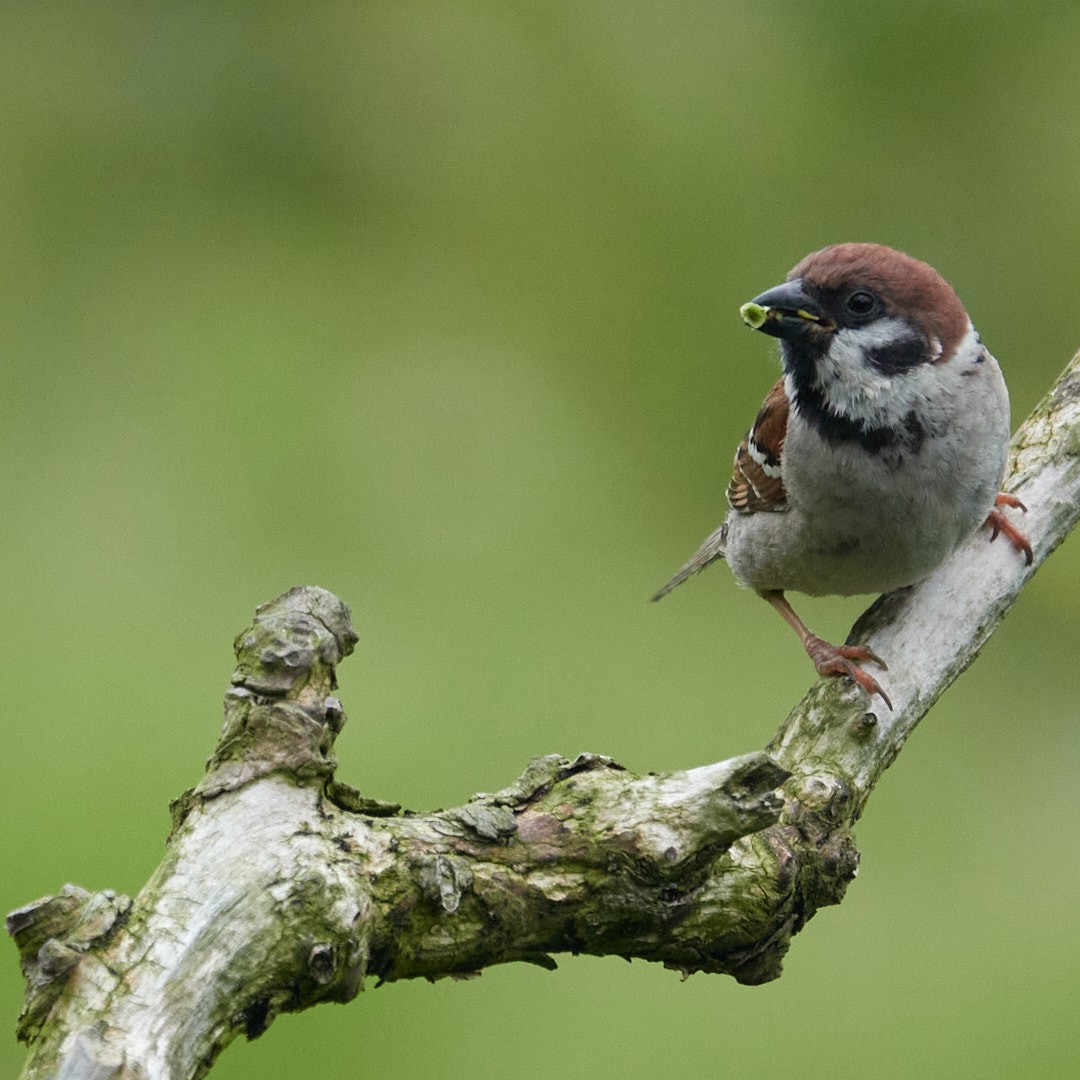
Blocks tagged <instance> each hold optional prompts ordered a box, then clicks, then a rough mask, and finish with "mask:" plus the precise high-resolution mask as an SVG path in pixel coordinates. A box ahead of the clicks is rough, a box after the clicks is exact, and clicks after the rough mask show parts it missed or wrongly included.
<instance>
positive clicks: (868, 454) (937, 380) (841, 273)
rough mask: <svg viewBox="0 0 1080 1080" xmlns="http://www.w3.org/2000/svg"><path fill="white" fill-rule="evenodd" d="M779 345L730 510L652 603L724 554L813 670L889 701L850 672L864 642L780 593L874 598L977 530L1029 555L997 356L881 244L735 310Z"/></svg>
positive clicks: (928, 280)
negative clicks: (839, 632)
mask: <svg viewBox="0 0 1080 1080" xmlns="http://www.w3.org/2000/svg"><path fill="white" fill-rule="evenodd" d="M740 314H741V315H742V318H743V320H744V321H745V322H746V324H747V325H748V326H749V327H751V328H752V329H754V330H759V331H761V332H762V333H765V334H768V335H770V336H771V337H775V338H777V339H779V344H780V364H781V369H782V372H783V374H782V377H781V378H780V380H779V381H778V382H777V383H776V384H775V385H774V386H773V388H772V389H771V390H770V391H769V393H768V395H767V397H766V398H765V403H764V404H763V405H762V407H761V411H760V412H759V413H758V414H757V419H756V420H755V421H754V424H753V427H751V428H750V431H749V432H748V433H747V435H746V437H745V438H744V439H743V440H742V442H741V443H740V444H739V448H738V450H737V452H736V454H735V462H734V465H733V468H732V476H731V481H730V483H729V484H728V487H727V503H728V508H729V509H728V514H727V517H726V519H725V520H724V522H723V524H722V525H721V526H720V527H719V528H718V529H717V530H716V531H715V532H714V533H712V535H710V536H709V537H708V538H707V539H706V540H705V542H704V543H703V544H702V545H701V547H700V548H699V549H698V551H697V552H696V554H695V555H694V556H693V558H692V559H690V561H689V562H688V563H687V564H686V565H685V566H684V567H683V568H682V569H681V570H680V571H679V572H678V573H677V574H676V575H675V576H674V577H673V578H672V579H671V580H670V581H669V582H668V583H667V584H666V585H665V586H664V587H663V588H662V589H661V590H660V591H659V592H658V593H657V594H656V595H655V596H654V597H653V600H659V599H660V598H661V597H663V596H666V595H667V594H668V593H669V592H671V590H672V589H674V588H675V586H676V585H681V584H682V583H683V582H684V581H686V579H687V578H689V577H691V576H692V575H693V574H696V573H697V572H698V571H699V570H703V569H704V568H705V567H706V566H709V565H710V564H711V563H713V562H715V561H716V560H717V559H724V560H725V561H726V562H727V564H728V566H730V567H731V570H732V573H734V575H735V577H736V579H737V580H738V581H739V582H740V583H741V584H743V585H746V586H748V587H750V588H751V589H754V590H755V591H756V592H757V593H758V594H759V595H760V596H762V597H763V598H764V599H765V600H767V601H768V602H769V603H770V604H771V605H772V606H773V607H774V608H776V610H777V611H778V612H779V613H780V614H781V615H782V616H783V618H784V619H785V620H786V621H787V623H788V624H789V625H790V626H791V627H792V629H794V631H795V633H796V634H798V636H799V640H800V641H801V642H802V644H803V648H804V649H805V650H806V652H807V654H808V655H809V657H810V659H811V660H812V661H813V663H814V667H815V668H816V669H817V672H818V674H819V675H839V676H842V677H847V678H849V679H851V680H853V681H854V682H855V683H856V684H857V685H858V686H860V687H862V688H863V690H865V691H866V693H867V694H869V695H870V697H871V698H872V697H873V696H874V695H877V696H879V697H880V698H881V699H882V700H883V701H884V702H885V703H886V705H888V706H889V708H890V709H891V708H892V702H891V701H890V700H889V697H888V695H887V694H886V693H885V691H884V690H883V689H882V688H881V686H880V685H879V683H878V681H877V679H875V678H874V676H873V675H871V674H870V673H869V672H868V671H866V670H865V669H864V668H863V667H862V666H861V665H862V664H867V663H872V664H876V665H878V666H879V667H881V668H883V669H885V668H886V664H885V662H884V661H883V660H882V659H881V657H879V656H877V655H876V654H875V653H874V652H872V651H871V650H870V649H869V648H867V647H865V646H863V645H839V646H837V645H831V644H829V643H828V642H827V641H824V640H822V639H821V638H819V637H817V636H816V635H815V634H813V633H811V632H810V630H808V629H807V627H806V624H805V623H803V621H802V620H801V619H800V618H799V616H798V615H796V613H795V611H794V609H793V608H792V607H791V604H790V603H788V600H787V598H786V596H785V593H786V592H788V591H789V590H790V591H795V592H801V593H807V594H809V595H811V596H822V595H840V596H851V595H855V594H858V593H885V592H891V591H892V590H894V589H900V588H903V587H904V586H907V585H913V584H915V583H916V582H918V581H921V580H922V579H923V578H925V577H927V576H928V575H929V574H930V573H931V572H932V571H933V570H934V569H935V568H936V567H937V566H939V565H940V564H941V563H942V562H943V561H944V560H945V559H946V558H947V557H948V556H949V555H950V554H951V553H952V552H953V551H954V550H955V549H956V548H957V547H958V546H959V545H960V543H961V542H962V541H964V540H965V539H966V538H967V537H968V536H970V535H971V534H972V533H973V532H974V531H975V530H976V529H977V528H978V527H979V526H980V525H983V524H985V525H987V526H988V527H989V528H990V530H991V535H990V539H991V540H994V539H996V537H997V536H998V535H999V534H1004V535H1005V536H1006V537H1007V538H1008V539H1009V541H1010V542H1011V543H1012V545H1013V546H1014V547H1015V548H1016V549H1017V550H1018V551H1019V552H1022V553H1023V555H1024V557H1025V559H1026V561H1027V563H1028V564H1029V565H1030V564H1031V562H1032V550H1031V544H1030V543H1029V542H1028V540H1027V539H1026V537H1025V536H1024V535H1023V534H1022V533H1021V532H1020V530H1019V529H1017V528H1016V526H1015V525H1013V524H1012V522H1011V521H1009V519H1008V518H1007V517H1006V516H1005V514H1004V513H1003V508H1005V507H1011V508H1016V509H1020V510H1024V509H1026V507H1024V506H1023V504H1022V503H1021V502H1020V500H1019V499H1017V498H1016V497H1015V496H1013V495H1009V494H1005V493H1002V492H1001V491H1000V487H1001V482H1002V478H1003V477H1004V474H1005V462H1006V456H1007V450H1008V441H1009V395H1008V391H1007V390H1006V388H1005V380H1004V378H1003V377H1002V374H1001V369H1000V368H999V367H998V364H997V361H996V360H995V359H994V357H993V356H991V354H990V352H989V351H988V350H987V348H986V346H984V345H983V343H982V339H981V338H980V337H979V335H978V333H977V332H976V331H975V327H974V326H973V325H972V323H971V320H970V319H969V318H968V315H967V312H966V311H965V309H964V305H963V304H962V303H961V302H960V299H959V297H958V296H957V295H956V293H955V292H954V291H953V290H952V288H951V287H950V286H949V285H948V283H947V282H946V281H945V279H944V278H942V276H941V275H940V274H939V273H938V272H937V271H936V270H934V269H933V268H932V267H930V266H928V265H927V264H926V263H924V262H920V261H919V260H918V259H914V258H912V257H911V256H910V255H905V254H904V253H903V252H900V251H894V250H893V249H892V248H888V247H884V246H882V245H880V244H857V243H847V244H835V245H833V246H831V247H826V248H823V249H822V250H821V251H815V252H813V253H812V254H810V255H807V256H806V258H804V259H803V260H802V261H801V262H800V263H798V265H796V266H795V268H794V269H793V270H792V271H791V272H790V273H789V274H788V275H787V279H786V280H785V281H784V283H783V284H782V285H777V286H776V287H775V288H772V289H769V290H768V291H766V292H763V293H762V294H761V295H760V296H757V297H755V298H754V299H753V300H751V301H750V302H749V303H747V304H744V305H743V306H742V308H741V309H740Z"/></svg>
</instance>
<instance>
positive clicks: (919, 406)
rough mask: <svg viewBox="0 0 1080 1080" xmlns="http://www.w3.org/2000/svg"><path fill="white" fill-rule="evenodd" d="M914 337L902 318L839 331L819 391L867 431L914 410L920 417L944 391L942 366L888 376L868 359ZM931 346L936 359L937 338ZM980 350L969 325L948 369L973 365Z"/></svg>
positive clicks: (821, 366)
mask: <svg viewBox="0 0 1080 1080" xmlns="http://www.w3.org/2000/svg"><path fill="white" fill-rule="evenodd" d="M913 336H914V334H913V332H912V329H911V327H910V326H909V325H908V324H907V323H906V322H904V321H903V320H902V319H882V320H880V321H879V322H876V323H874V324H873V325H871V326H866V327H860V328H856V329H844V330H838V331H837V332H836V334H835V336H834V337H833V341H832V345H831V346H830V348H829V351H828V352H827V353H826V354H825V355H824V356H823V357H822V358H821V360H820V361H819V362H818V366H817V372H816V383H817V387H818V389H820V390H821V393H822V396H823V397H824V398H825V400H826V401H827V402H828V404H829V406H830V407H831V408H832V409H833V410H834V411H835V412H837V413H839V414H840V415H842V416H847V417H850V418H851V419H852V420H862V421H863V422H864V423H866V424H867V426H869V427H878V426H896V425H897V424H898V423H900V422H902V420H903V418H904V417H905V416H906V415H907V414H908V413H909V412H911V411H912V410H914V411H916V412H920V413H921V412H922V411H923V410H924V409H925V406H926V403H927V402H928V401H932V400H933V399H934V398H935V397H936V396H938V395H939V394H940V393H941V391H942V382H943V379H942V371H941V370H940V367H939V365H937V364H935V363H932V362H931V363H924V364H916V365H915V366H914V367H912V368H910V369H908V370H907V371H901V372H894V373H892V374H886V373H885V372H883V371H880V370H879V369H878V368H876V367H875V366H874V365H873V364H871V363H869V362H868V361H867V359H866V353H867V352H868V351H871V350H874V349H881V348H885V347H888V346H890V345H896V344H899V343H901V342H903V341H905V340H910V339H911V338H912V337H913ZM930 344H931V347H932V353H931V355H932V356H933V357H934V359H935V360H936V359H937V357H938V356H939V355H940V353H941V343H940V341H937V340H936V339H935V340H933V341H932V342H931V343H930ZM982 348H983V347H982V343H981V342H980V340H979V336H978V334H976V333H975V328H974V327H973V326H972V325H971V324H970V323H968V329H967V333H966V334H965V335H964V338H963V340H962V341H961V342H960V344H959V345H958V346H957V348H956V352H955V353H954V354H953V356H952V357H950V359H949V360H948V367H949V368H950V369H952V370H954V371H956V370H958V369H960V368H963V367H966V366H967V365H968V364H971V363H974V362H975V360H976V358H977V357H978V356H979V355H980V354H981V353H982ZM945 381H946V382H948V380H945Z"/></svg>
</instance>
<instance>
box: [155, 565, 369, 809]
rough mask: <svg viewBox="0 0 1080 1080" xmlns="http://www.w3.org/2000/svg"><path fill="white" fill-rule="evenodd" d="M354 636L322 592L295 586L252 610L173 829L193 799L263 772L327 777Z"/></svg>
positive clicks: (344, 612)
mask: <svg viewBox="0 0 1080 1080" xmlns="http://www.w3.org/2000/svg"><path fill="white" fill-rule="evenodd" d="M357 640H358V637H357V634H356V631H355V630H354V629H353V624H352V616H351V614H350V612H349V609H348V607H347V606H346V605H345V604H344V603H343V602H342V601H341V600H339V599H338V598H337V597H336V596H334V594H333V593H330V592H327V591H326V590H325V589H320V588H317V587H315V586H308V585H304V586H298V587H297V588H294V589H290V590H289V591H288V592H287V593H284V594H283V595H282V596H279V597H278V598H277V599H276V600H272V601H270V603H268V604H263V605H261V606H260V607H258V608H257V609H256V611H255V619H254V621H253V622H252V624H251V626H249V627H248V628H247V629H246V630H244V631H243V632H242V633H241V634H240V635H239V636H238V637H237V638H236V642H235V650H236V670H235V671H234V672H233V676H232V686H231V687H230V689H229V691H228V693H227V694H226V695H225V724H224V727H223V729H222V733H221V738H220V740H219V741H218V745H217V748H216V749H215V750H214V753H213V755H212V756H211V758H210V760H209V761H208V762H207V771H206V775H205V776H204V777H203V779H202V780H201V781H200V783H199V784H198V786H197V787H196V788H195V789H194V790H192V791H187V792H185V793H184V794H183V795H182V796H181V797H180V798H179V799H177V800H176V801H175V802H174V803H173V805H172V808H171V809H172V813H173V827H174V829H175V827H176V826H177V825H179V824H180V822H182V821H183V819H184V818H185V817H186V815H187V813H188V812H189V811H190V809H191V807H192V806H193V805H194V804H195V803H196V802H197V801H198V800H199V799H207V798H213V797H215V796H217V795H220V794H221V793H222V792H225V791H232V790H235V789H236V788H238V787H241V786H242V785H244V784H249V783H251V782H252V781H253V780H257V779H258V778H259V777H262V776H266V775H267V774H268V773H272V772H285V773H288V774H290V775H292V776H293V777H295V778H296V779H298V780H312V779H314V780H318V781H319V782H320V783H322V782H326V781H327V780H329V779H330V778H331V777H332V775H333V772H334V769H335V768H336V767H337V759H336V758H335V757H334V754H333V746H334V739H335V738H336V737H337V735H338V733H339V732H340V731H341V729H342V728H343V727H344V725H345V713H344V711H343V709H342V707H341V702H340V701H338V699H337V698H336V697H332V696H331V694H330V691H332V690H335V689H336V688H337V665H338V663H339V662H340V661H341V660H342V659H343V658H344V657H346V656H348V655H349V654H350V653H351V652H352V651H353V648H354V646H355V645H356V642H357Z"/></svg>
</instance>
